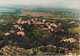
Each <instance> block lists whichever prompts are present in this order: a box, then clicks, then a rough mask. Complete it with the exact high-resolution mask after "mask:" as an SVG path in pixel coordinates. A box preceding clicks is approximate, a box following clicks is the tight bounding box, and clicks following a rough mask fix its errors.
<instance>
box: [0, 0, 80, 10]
mask: <svg viewBox="0 0 80 56" xmlns="http://www.w3.org/2000/svg"><path fill="white" fill-rule="evenodd" d="M4 4H15V5H39V6H48V7H63V8H64V7H67V8H78V9H79V5H80V0H0V5H4Z"/></svg>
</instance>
